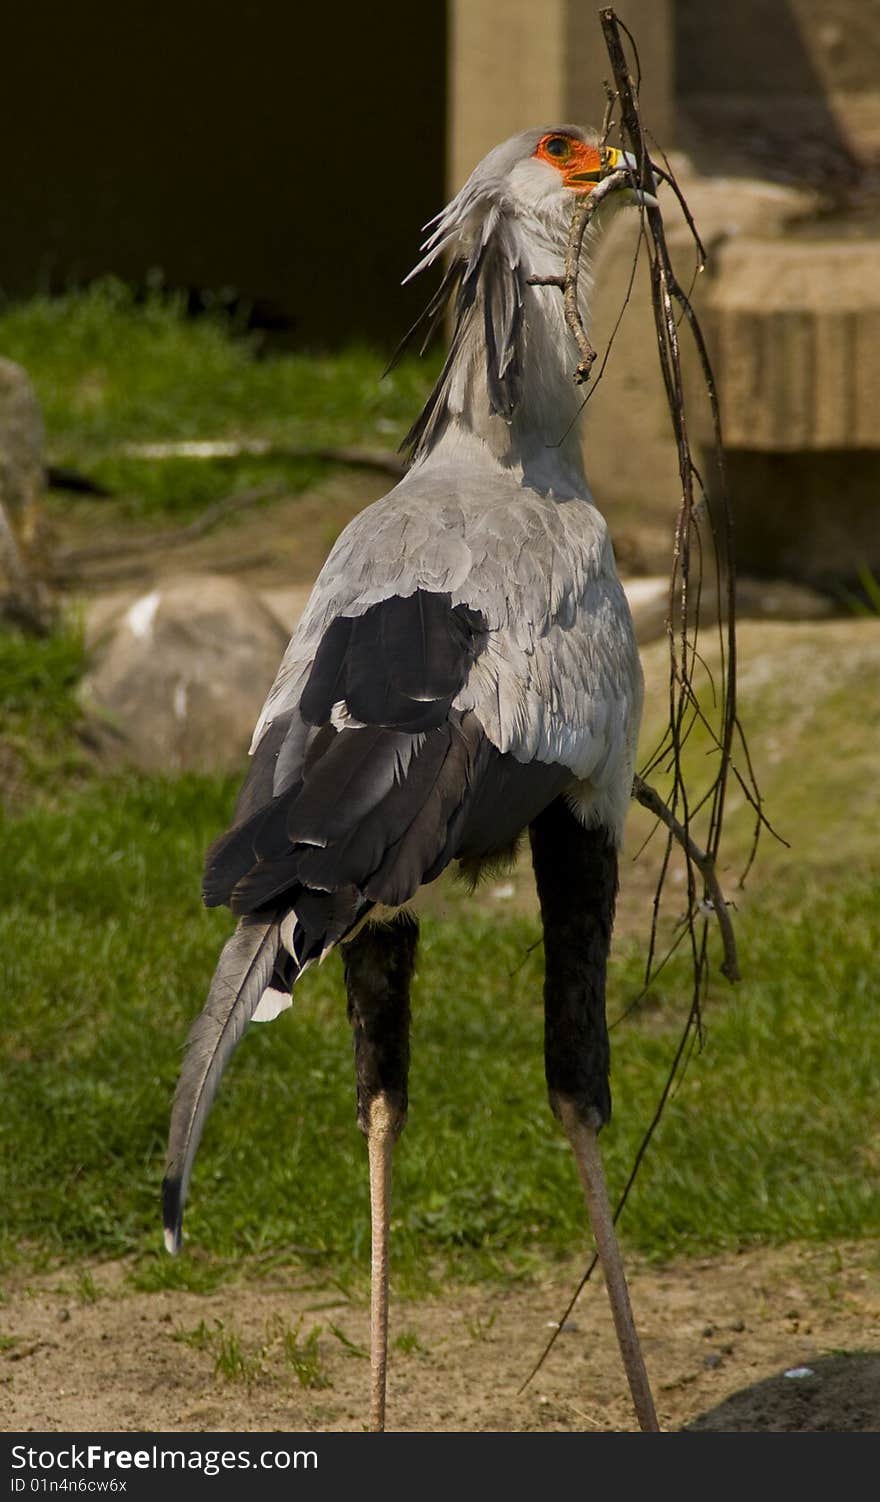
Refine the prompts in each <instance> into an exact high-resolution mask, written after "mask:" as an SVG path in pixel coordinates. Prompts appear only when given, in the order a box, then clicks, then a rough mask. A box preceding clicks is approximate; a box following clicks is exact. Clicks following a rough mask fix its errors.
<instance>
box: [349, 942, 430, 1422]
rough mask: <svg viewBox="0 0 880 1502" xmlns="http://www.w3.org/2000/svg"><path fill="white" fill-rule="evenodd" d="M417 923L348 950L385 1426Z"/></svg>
mask: <svg viewBox="0 0 880 1502" xmlns="http://www.w3.org/2000/svg"><path fill="white" fill-rule="evenodd" d="M418 936H419V931H418V925H417V923H416V922H415V920H414V919H413V918H411V917H410V916H409V915H408V914H407V915H402V916H401V917H399V918H398V919H397V920H396V921H395V922H393V923H388V924H370V925H368V926H367V927H365V928H362V929H361V931H360V933H358V934H357V935H356V936H355V938H353V939H352V940H351V941H350V943H348V944H345V945H344V946H343V949H342V955H343V962H344V965H345V984H346V988H347V991H348V1016H349V1021H350V1022H351V1025H352V1030H353V1033H354V1057H355V1068H356V1071H357V1113H358V1126H359V1127H360V1129H361V1131H362V1132H363V1133H364V1135H365V1136H366V1138H367V1146H368V1150H369V1159H370V1216H371V1227H372V1235H371V1243H372V1248H371V1265H370V1275H371V1284H370V1373H371V1383H370V1428H371V1430H372V1431H373V1432H374V1433H381V1432H382V1430H384V1428H385V1373H386V1366H387V1357H388V1224H389V1213H390V1205H391V1155H392V1152H393V1149H394V1144H395V1142H396V1141H397V1138H398V1137H399V1136H400V1133H401V1132H402V1130H403V1127H404V1123H405V1122H406V1107H407V1071H408V1067H409V987H410V980H411V977H412V972H413V967H414V965H415V957H416V947H417V944H418Z"/></svg>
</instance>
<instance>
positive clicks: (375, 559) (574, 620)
mask: <svg viewBox="0 0 880 1502" xmlns="http://www.w3.org/2000/svg"><path fill="white" fill-rule="evenodd" d="M454 494H455V477H454V476H452V475H448V474H446V475H444V473H443V471H442V470H440V471H438V472H437V473H434V474H432V475H431V476H430V478H428V477H424V478H421V479H420V478H419V476H418V472H415V475H414V476H413V480H412V481H410V479H409V477H408V478H407V480H404V481H403V482H402V483H401V485H399V486H397V487H396V488H395V490H394V491H392V492H391V493H390V495H389V496H387V497H386V498H385V499H384V500H383V501H380V502H378V503H377V504H376V505H374V506H371V507H370V508H368V510H367V511H365V512H362V513H361V514H360V516H359V517H357V518H355V521H354V522H353V523H351V524H350V526H349V527H348V528H347V529H346V531H345V532H344V533H343V534H342V536H341V537H340V538H339V540H338V542H337V544H336V546H335V548H334V549H333V551H332V553H331V554H330V556H329V558H328V560H327V563H326V564H325V567H324V569H323V570H322V572H321V574H320V576H319V578H318V580H317V583H316V586H315V590H314V592H313V594H312V597H311V600H310V602H309V605H308V607H307V609H306V612H305V614H304V616H303V618H302V620H301V622H300V625H299V628H298V630H297V632H296V633H295V635H294V637H293V639H292V641H291V643H290V646H289V647H288V650H287V653H286V654H285V657H284V660H283V662H282V664H281V667H280V670H279V673H278V676H277V678H276V681H275V684H274V685H273V687H272V689H271V691H270V693H269V696H268V699H267V701H266V705H265V707H264V709H263V712H262V715H261V717H260V720H259V722H258V724H257V728H256V731H255V734H254V747H256V746H257V745H259V743H260V742H261V740H262V739H263V737H264V736H265V735H267V734H269V733H271V731H272V729H273V727H275V728H276V733H277V722H278V720H279V719H282V718H283V717H284V716H285V715H292V716H293V717H294V722H296V717H297V713H298V705H299V698H300V695H301V693H302V690H303V686H304V684H305V682H306V680H307V678H308V675H309V673H310V671H311V665H312V663H313V661H314V660H315V657H316V654H317V653H318V651H319V650H320V647H321V643H322V641H323V640H324V638H325V636H326V634H327V633H328V632H329V631H331V630H332V629H334V622H336V621H337V620H339V619H340V618H351V617H357V616H359V615H361V614H363V613H364V612H366V611H368V610H370V609H371V608H373V607H374V606H375V605H377V604H378V603H381V602H382V601H387V600H388V599H390V598H394V597H403V598H405V597H408V596H410V595H412V594H413V593H414V592H415V591H416V590H424V591H426V592H438V593H439V592H442V593H446V594H448V596H449V599H450V602H451V604H452V605H453V606H455V605H464V606H466V607H468V608H470V609H471V610H474V611H476V612H479V614H480V616H481V618H482V620H483V622H484V624H485V629H486V633H487V638H486V649H485V651H483V652H481V653H480V654H479V656H478V657H477V658H476V659H475V660H474V662H473V665H472V666H471V668H470V672H469V675H468V678H467V681H466V683H465V684H464V685H463V687H462V689H461V691H460V693H459V695H458V696H457V698H456V699H455V701H454V703H455V706H456V708H458V709H461V710H462V711H472V712H473V714H474V715H475V716H476V718H477V720H478V721H479V723H480V726H481V727H482V730H483V732H484V733H485V735H486V737H487V738H488V740H489V741H490V742H491V744H492V745H493V746H494V747H495V748H496V749H497V750H498V751H500V752H502V753H505V754H507V753H509V754H510V755H511V756H512V757H513V758H514V759H516V760H517V761H519V762H521V763H530V762H542V763H547V764H551V763H552V764H562V765H563V766H565V767H567V768H568V769H569V770H570V772H571V774H572V776H573V778H575V779H576V780H578V781H580V782H583V783H585V784H590V785H591V786H592V788H593V789H594V791H595V794H596V797H597V798H598V799H599V801H600V803H602V804H604V805H605V806H604V808H599V809H598V812H597V813H596V817H602V818H603V820H606V821H607V822H609V824H610V826H611V827H612V828H618V829H619V828H620V826H621V824H622V819H623V815H624V812H625V808H626V804H627V802H628V799H629V783H631V774H632V763H633V760H634V756H635V740H636V736H637V734H638V726H639V719H640V715H641V700H642V678H641V668H640V664H639V658H638V651H637V648H636V644H635V637H634V633H633V629H632V620H631V616H630V611H629V605H628V603H627V600H626V596H625V594H624V591H623V588H622V586H621V584H620V581H619V579H618V577H617V573H616V569H615V566H614V558H613V552H612V549H611V545H610V542H609V539H608V535H607V528H606V526H605V523H604V521H603V519H602V517H601V515H600V514H599V512H598V511H596V509H595V508H594V507H593V506H592V505H591V504H590V503H589V502H587V501H586V500H583V499H580V498H573V499H571V500H567V501H562V502H558V501H556V500H553V499H549V498H546V497H542V496H539V495H537V494H534V493H529V492H527V491H523V490H522V488H518V487H508V486H504V487H502V488H501V493H500V495H499V493H498V487H497V485H496V484H493V483H492V482H491V480H490V479H487V480H486V481H484V482H483V485H482V488H481V479H480V477H479V476H477V477H476V478H474V477H473V476H471V477H470V478H469V488H468V494H467V498H466V500H456V499H451V498H450V495H452V496H454ZM300 734H301V732H300V731H299V730H298V729H297V730H296V731H295V732H294V733H293V734H292V735H290V736H289V737H288V748H289V751H290V752H291V755H292V757H293V759H295V758H296V756H297V755H299V754H300V750H299V741H298V740H297V736H298V735H300ZM290 759H291V758H290V756H287V757H286V756H285V753H284V752H283V751H282V753H281V755H280V757H279V763H278V765H279V768H281V769H283V768H284V766H285V763H286V762H287V763H289V761H290ZM279 781H280V776H279V774H278V773H276V778H275V782H276V789H277V787H278V784H279Z"/></svg>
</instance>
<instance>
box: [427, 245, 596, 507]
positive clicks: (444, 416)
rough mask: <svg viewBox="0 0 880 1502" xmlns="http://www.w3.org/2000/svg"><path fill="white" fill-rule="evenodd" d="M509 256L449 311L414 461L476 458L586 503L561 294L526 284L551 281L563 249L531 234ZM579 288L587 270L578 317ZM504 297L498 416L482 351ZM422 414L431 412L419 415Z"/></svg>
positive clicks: (578, 396) (487, 357)
mask: <svg viewBox="0 0 880 1502" xmlns="http://www.w3.org/2000/svg"><path fill="white" fill-rule="evenodd" d="M517 248H518V253H519V265H518V266H515V267H511V266H510V265H509V264H508V263H507V262H506V261H505V260H504V259H503V258H498V259H496V261H495V263H494V265H492V266H491V267H490V268H489V270H487V273H486V274H485V275H484V276H481V278H480V281H479V283H478V285H477V289H476V296H475V297H474V299H473V302H472V305H471V306H470V307H467V308H466V309H464V310H463V311H462V310H461V309H459V312H458V321H457V324H456V328H455V330H454V333H453V337H452V340H451V343H450V352H451V357H450V360H449V361H448V362H447V366H446V367H445V369H444V372H443V375H442V376H441V379H440V381H439V382H438V386H437V388H435V391H434V393H433V394H432V399H431V400H432V402H434V404H435V410H434V413H433V415H432V421H431V424H430V426H429V428H428V430H427V434H426V438H425V439H424V440H423V442H422V444H421V446H420V449H419V450H417V452H416V462H417V463H420V462H424V461H426V460H428V459H433V460H435V461H437V462H444V461H446V460H448V459H449V458H450V457H451V455H452V454H453V453H454V452H455V451H456V450H457V449H461V448H462V447H465V448H466V449H467V450H468V453H469V456H470V460H471V462H473V461H474V457H475V456H477V455H481V456H482V457H483V458H484V459H485V461H486V462H487V463H488V464H490V465H494V466H497V467H500V468H502V469H504V470H505V471H507V472H508V473H510V474H511V475H512V476H513V477H515V478H517V479H518V480H519V481H520V483H522V484H526V485H528V486H529V487H531V488H533V489H535V490H539V491H540V492H541V493H543V494H551V495H552V494H557V495H559V496H560V497H561V498H564V497H565V496H571V495H589V490H588V487H587V481H586V476H585V473H584V461H583V451H582V433H581V425H580V423H579V422H578V417H579V414H580V411H581V407H582V405H583V391H582V389H581V388H580V387H579V386H577V385H576V384H575V381H574V369H575V366H576V364H577V360H578V353H577V349H576V346H575V342H574V339H573V336H572V333H571V330H570V329H569V327H568V325H567V324H566V321H565V315H564V310H563V299H562V290H561V288H560V287H558V286H533V285H530V284H529V278H532V277H550V276H557V277H558V276H559V275H560V274H561V272H562V269H563V259H564V254H565V247H564V244H561V243H560V242H559V238H558V236H557V237H555V238H553V237H551V236H550V235H549V234H543V233H541V232H540V229H535V230H532V232H531V233H529V234H528V235H526V234H525V233H522V232H520V233H519V235H518V247H517ZM499 261H500V262H501V264H500V265H499ZM499 277H501V278H503V277H507V278H508V279H509V284H508V285H507V286H503V287H502V286H499V285H498V278H499ZM492 278H494V279H495V280H494V281H493V280H492ZM589 285H590V277H589V266H588V264H587V265H583V267H582V272H581V276H580V280H579V294H580V296H579V300H580V304H581V313H582V316H583V317H585V316H586V295H587V292H588V289H589ZM504 297H509V298H521V300H522V323H521V329H520V333H519V336H518V337H519V349H518V352H517V359H518V361H519V368H520V376H519V386H518V396H517V400H516V403H515V405H514V406H513V410H512V411H510V412H509V413H508V414H506V415H505V414H501V413H498V412H496V411H493V410H492V406H493V402H492V390H491V382H490V379H489V375H488V371H489V368H490V361H491V359H492V358H493V348H490V346H493V347H494V351H495V352H496V353H497V337H496V333H495V331H494V330H493V326H492V325H493V316H492V309H493V307H496V306H498V305H499V303H500V302H501V301H502V299H503V298H504ZM487 302H488V309H489V311H488V313H487ZM496 400H497V394H496ZM430 408H431V403H429V407H428V408H427V409H426V412H429V411H430Z"/></svg>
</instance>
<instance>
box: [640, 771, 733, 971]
mask: <svg viewBox="0 0 880 1502" xmlns="http://www.w3.org/2000/svg"><path fill="white" fill-rule="evenodd" d="M633 797H634V798H635V799H636V801H637V802H638V803H641V804H642V806H643V807H644V808H647V809H648V810H649V811H650V812H651V813H652V814H653V815H654V816H655V818H657V819H659V820H660V822H661V823H662V824H665V825H666V828H667V829H668V830H669V831H670V833H671V834H672V835H674V837H675V839H676V840H677V841H678V843H679V845H680V846H681V848H682V850H684V851H685V852H686V853H687V855H688V857H689V859H690V860H692V861H693V863H694V865H695V866H696V868H697V870H698V871H699V873H700V875H701V876H702V878H703V881H704V882H705V885H706V892H707V900H708V902H709V903H710V904H711V907H712V910H713V912H714V913H715V916H716V918H717V919H718V927H719V929H720V930H721V942H722V944H723V945H724V962H723V964H722V966H721V974H722V975H726V976H727V979H728V980H729V981H736V980H739V979H740V973H739V962H738V959H737V953H736V938H735V935H734V932H733V924H732V923H731V921H730V914H729V913H728V911H727V907H728V905H727V902H726V901H725V898H724V893H723V892H722V890H721V887H720V886H719V883H718V877H717V876H716V874H715V862H714V860H713V858H712V857H711V856H710V855H707V854H706V852H705V850H701V849H700V847H699V845H697V844H696V842H695V841H694V840H693V839H692V838H691V836H690V835H689V834H688V833H687V831H686V830H685V828H684V826H683V825H682V824H680V823H679V821H678V819H676V817H675V815H674V814H673V813H672V812H671V810H670V809H669V808H667V806H666V804H665V803H664V802H663V799H662V798H661V797H660V794H659V793H658V792H656V791H655V789H654V788H652V787H650V786H649V785H648V783H647V782H644V781H643V780H642V778H641V777H635V778H634V779H633Z"/></svg>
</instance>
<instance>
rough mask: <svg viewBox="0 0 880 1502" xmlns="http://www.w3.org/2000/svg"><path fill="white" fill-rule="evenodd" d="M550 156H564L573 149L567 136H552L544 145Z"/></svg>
mask: <svg viewBox="0 0 880 1502" xmlns="http://www.w3.org/2000/svg"><path fill="white" fill-rule="evenodd" d="M544 150H545V151H546V153H547V155H548V156H555V157H564V156H568V154H569V152H570V151H571V145H570V143H569V142H568V141H567V140H566V139H565V136H551V137H550V139H549V141H547V142H546V144H545V146H544Z"/></svg>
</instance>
